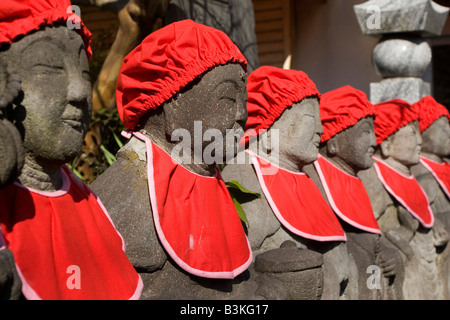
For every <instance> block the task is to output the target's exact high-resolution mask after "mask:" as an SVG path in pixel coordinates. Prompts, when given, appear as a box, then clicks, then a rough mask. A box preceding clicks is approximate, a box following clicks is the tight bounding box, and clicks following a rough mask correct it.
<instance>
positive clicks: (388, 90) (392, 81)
mask: <svg viewBox="0 0 450 320" xmlns="http://www.w3.org/2000/svg"><path fill="white" fill-rule="evenodd" d="M430 93H431V88H430V84H429V83H427V82H425V81H423V80H422V79H420V78H414V77H405V78H402V77H398V78H389V79H384V80H381V81H380V82H374V83H371V84H370V101H371V102H372V103H374V104H375V103H378V102H382V101H387V100H390V99H395V98H398V99H403V100H405V101H407V102H409V103H414V102H416V101H418V100H420V99H421V98H422V97H424V96H426V95H429V94H430Z"/></svg>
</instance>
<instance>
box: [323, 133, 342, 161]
mask: <svg viewBox="0 0 450 320" xmlns="http://www.w3.org/2000/svg"><path fill="white" fill-rule="evenodd" d="M326 147H327V154H328V155H330V156H335V155H336V154H337V153H338V152H339V143H338V139H337V135H335V136H333V137H331V138H330V139H329V140H328V141H327V144H326Z"/></svg>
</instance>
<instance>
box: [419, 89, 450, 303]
mask: <svg viewBox="0 0 450 320" xmlns="http://www.w3.org/2000/svg"><path fill="white" fill-rule="evenodd" d="M414 106H415V107H416V108H417V110H418V112H419V128H420V132H421V135H422V148H421V151H420V162H419V163H418V164H416V165H414V166H412V167H411V172H412V173H413V174H414V176H415V177H416V179H417V181H418V182H419V184H420V186H421V187H422V188H423V190H424V191H425V193H426V194H427V197H428V200H429V202H430V207H431V209H432V211H433V213H434V216H435V219H436V220H438V221H439V223H441V224H442V225H443V226H444V227H445V232H442V236H439V235H438V236H435V237H434V239H435V241H436V243H435V246H436V247H438V248H445V249H444V251H443V252H441V253H440V254H439V255H438V261H437V264H438V267H439V270H440V274H441V275H440V277H441V278H442V279H444V281H445V279H447V281H446V282H445V283H447V287H446V288H445V289H444V290H445V292H444V294H445V297H446V298H448V297H449V288H450V287H449V277H448V270H449V269H448V268H449V257H448V251H449V248H448V246H446V243H447V237H445V235H446V234H449V232H450V214H449V213H450V165H449V163H448V161H447V160H446V157H449V156H450V124H449V119H450V115H449V112H448V110H447V109H446V108H445V107H444V106H443V105H441V104H440V103H438V102H437V101H436V100H435V99H434V98H433V97H432V96H425V97H423V98H422V99H420V100H419V101H418V102H416V103H415V104H414ZM441 231H442V230H441Z"/></svg>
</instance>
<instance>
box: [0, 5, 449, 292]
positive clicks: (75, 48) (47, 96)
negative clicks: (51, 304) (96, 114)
mask: <svg viewBox="0 0 450 320" xmlns="http://www.w3.org/2000/svg"><path fill="white" fill-rule="evenodd" d="M6 2H8V3H9V4H8V5H9V6H10V8H11V10H13V9H14V8H15V9H17V12H18V14H17V15H18V17H17V19H16V20H15V21H14V23H12V24H11V25H9V27H10V29H5V30H11V32H10V34H8V35H7V36H5V37H4V38H5V39H4V40H3V38H2V47H1V49H2V50H1V51H0V62H1V63H2V64H3V65H5V68H4V72H3V74H4V75H3V76H2V81H3V82H2V90H3V91H2V97H1V98H3V99H0V103H2V105H0V107H1V108H2V109H1V120H2V121H1V122H0V132H1V134H2V138H1V141H0V148H1V152H0V154H1V156H2V157H3V158H2V162H1V164H0V169H1V172H0V177H1V178H2V180H1V183H2V185H1V187H2V188H1V189H0V226H1V237H0V247H1V248H2V250H0V294H1V297H2V298H10V299H14V298H20V297H24V298H26V299H137V298H141V299H180V298H181V299H446V298H448V290H449V285H450V282H449V279H448V274H449V265H448V258H447V256H448V252H447V251H448V246H447V242H448V231H449V227H450V226H449V218H448V215H449V211H450V200H449V192H448V191H449V169H448V167H449V165H448V157H449V155H450V146H449V144H450V132H449V131H450V128H449V117H450V116H449V113H448V111H447V110H446V109H445V107H443V106H442V105H440V104H438V103H437V102H436V101H435V100H434V99H433V98H432V97H429V96H427V97H424V98H423V99H422V100H420V101H418V102H417V103H416V104H414V105H410V104H409V103H407V102H406V101H403V100H398V99H395V100H391V101H386V102H382V103H379V104H376V105H375V106H374V105H373V104H372V103H371V102H370V101H369V100H368V99H367V97H366V95H365V94H364V93H363V92H361V91H360V90H357V89H355V88H353V87H350V86H344V87H342V88H338V89H335V90H332V91H330V92H327V93H325V94H320V93H319V91H318V90H317V88H316V86H315V84H314V82H313V81H312V80H311V79H309V77H308V76H307V75H306V74H305V73H303V72H301V71H296V70H284V69H279V68H275V67H268V66H263V67H259V68H257V69H256V70H254V71H253V72H251V73H250V74H249V75H248V76H247V74H246V72H247V60H246V58H245V57H244V56H243V55H242V53H241V52H240V51H239V49H238V48H237V47H236V45H234V43H233V42H232V41H231V40H230V39H229V37H228V36H227V35H226V34H225V33H223V32H222V31H219V30H217V29H214V28H212V27H208V26H205V25H202V24H199V23H195V22H193V21H191V20H183V21H178V22H174V23H172V24H170V25H168V26H166V27H164V28H162V29H160V30H157V31H155V32H153V33H151V34H150V35H149V36H148V37H146V38H145V39H144V40H143V41H142V43H141V44H140V45H139V46H137V47H136V48H135V49H134V50H133V51H132V52H131V53H130V54H129V55H128V56H127V57H126V58H125V59H124V61H123V64H122V68H121V72H120V75H119V79H118V85H117V93H116V98H117V109H118V112H119V116H120V118H121V120H122V122H123V124H124V126H125V127H126V129H127V130H125V131H124V132H123V135H124V136H125V137H126V138H128V142H127V143H126V144H125V145H124V147H123V148H121V149H120V151H119V152H118V154H117V161H116V162H115V163H114V164H113V165H112V166H111V167H109V168H108V169H107V170H106V171H105V172H104V173H103V174H102V175H101V176H99V177H98V178H97V179H96V180H95V181H94V182H93V183H92V184H91V185H90V186H87V185H86V184H84V183H83V182H82V181H80V180H79V179H78V178H77V177H76V176H75V175H74V174H73V173H72V172H71V171H70V170H69V169H68V168H67V167H66V166H65V163H68V162H70V161H71V160H72V159H73V158H74V157H75V156H76V155H77V153H78V152H79V151H80V149H81V144H82V141H83V137H84V134H85V133H86V130H87V125H88V120H89V113H90V108H91V92H90V82H89V80H88V78H87V73H88V68H89V67H88V57H89V54H90V50H89V32H88V31H87V29H85V28H84V26H83V25H82V27H81V29H74V30H70V29H68V28H67V26H66V24H65V22H66V21H67V20H68V19H69V15H68V14H67V13H66V12H65V9H66V8H67V4H68V2H67V1H63V0H60V1H57V2H55V3H56V5H55V4H48V3H47V2H45V1H42V3H41V1H34V2H33V6H31V7H32V9H33V10H31V9H30V11H29V12H27V13H24V11H23V10H21V8H22V7H21V5H25V4H23V3H24V2H23V1H22V2H18V1H6ZM6 2H5V3H6ZM11 10H10V11H9V12H12V11H11ZM0 12H3V11H2V10H0ZM43 13H46V14H43ZM21 14H22V15H23V16H20V15H21ZM43 16H45V17H43ZM38 17H39V18H38ZM39 19H41V20H39ZM3 20H4V19H0V21H3ZM30 21H34V24H32V23H30ZM42 24H44V25H46V26H45V27H42ZM19 25H20V26H21V27H19ZM24 25H25V26H28V29H26V28H24V27H23V26H24ZM17 30H20V32H19V33H17ZM13 124H14V125H13ZM11 146H14V147H11ZM3 159H6V160H7V161H3ZM222 162H226V165H225V167H224V168H223V169H222V170H219V169H218V166H217V165H218V164H220V163H222ZM5 164H8V165H5ZM230 181H235V182H236V181H237V182H238V185H239V186H240V188H241V189H242V190H244V191H243V192H242V194H241V197H240V198H239V200H238V201H236V199H233V198H232V197H231V196H230V193H229V190H228V189H227V183H226V182H230ZM245 190H247V191H248V190H250V191H252V192H246V191H245ZM255 194H256V195H255ZM237 207H241V208H242V211H243V212H245V215H246V217H245V219H244V218H243V217H242V216H241V217H240V216H239V214H238V211H237V209H236V208H237ZM244 220H245V222H244Z"/></svg>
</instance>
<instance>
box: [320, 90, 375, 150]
mask: <svg viewBox="0 0 450 320" xmlns="http://www.w3.org/2000/svg"><path fill="white" fill-rule="evenodd" d="M374 114H375V111H374V108H373V104H372V103H371V102H370V101H369V100H368V99H367V96H366V94H365V93H364V92H362V91H360V90H358V89H355V88H353V87H351V86H344V87H341V88H338V89H335V90H332V91H329V92H327V93H324V94H323V95H322V97H321V100H320V119H321V121H322V128H323V134H322V137H321V139H320V142H325V141H328V140H329V139H330V138H331V137H333V136H334V135H335V134H337V133H339V132H341V131H343V130H345V129H347V128H349V127H351V126H354V125H355V124H356V123H357V122H358V121H359V120H360V119H362V118H364V117H367V116H371V115H374Z"/></svg>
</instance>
